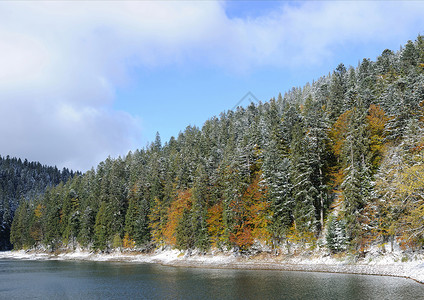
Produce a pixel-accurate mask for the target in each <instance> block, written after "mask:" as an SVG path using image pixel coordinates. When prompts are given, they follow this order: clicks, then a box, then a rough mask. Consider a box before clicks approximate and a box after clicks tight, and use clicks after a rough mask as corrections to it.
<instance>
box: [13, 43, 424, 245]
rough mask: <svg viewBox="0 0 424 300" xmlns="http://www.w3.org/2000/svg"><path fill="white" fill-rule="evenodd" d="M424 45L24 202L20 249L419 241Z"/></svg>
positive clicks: (423, 234)
mask: <svg viewBox="0 0 424 300" xmlns="http://www.w3.org/2000/svg"><path fill="white" fill-rule="evenodd" d="M423 105H424V38H423V37H422V36H418V38H417V40H416V41H414V42H412V41H409V42H408V43H407V44H406V45H405V46H404V47H402V48H401V49H400V50H399V51H398V52H393V51H391V50H385V51H384V52H383V53H382V54H381V55H380V56H379V57H378V58H377V60H376V61H371V60H369V59H364V60H363V61H362V62H360V63H359V65H358V66H357V67H356V68H353V67H349V68H346V67H345V66H344V65H343V64H340V65H339V66H338V67H337V69H336V70H335V71H334V72H333V73H332V74H330V75H328V76H324V77H322V78H320V79H319V80H317V81H315V82H313V83H312V84H307V85H305V86H304V87H303V88H293V89H292V90H291V91H290V92H287V93H286V94H285V95H284V97H283V96H281V95H279V96H278V98H277V99H271V100H270V101H269V102H266V103H260V104H258V105H255V104H251V105H249V106H248V107H247V108H242V107H238V108H237V109H236V110H235V111H228V112H225V113H222V114H221V115H220V116H219V117H213V118H211V119H210V120H208V121H206V122H205V124H204V126H203V127H202V128H201V129H199V128H197V127H191V126H189V127H187V128H186V129H185V130H184V132H181V133H180V134H179V136H178V137H177V138H173V137H172V138H171V139H170V140H169V141H168V142H166V143H164V144H163V145H162V143H161V140H160V137H159V135H157V138H156V141H155V142H154V143H152V144H151V145H150V146H149V147H147V148H146V149H141V150H137V151H135V152H133V153H129V154H128V155H127V156H126V157H124V158H120V157H119V158H117V159H111V158H108V159H107V160H106V161H104V162H102V163H100V164H99V165H98V167H97V169H96V170H94V169H92V170H91V171H88V172H86V173H85V174H84V175H83V176H76V177H74V178H72V179H70V180H69V181H67V182H66V183H64V184H59V185H58V186H56V187H52V188H49V189H48V190H47V191H46V193H44V194H43V195H42V196H40V197H35V198H34V199H33V200H32V201H30V202H23V203H22V204H21V205H20V207H19V209H18V211H17V214H16V217H15V219H14V222H13V226H12V235H11V238H12V243H13V244H14V247H15V248H26V247H33V246H36V245H44V246H47V247H50V248H51V249H56V248H58V247H63V246H68V247H69V246H76V245H77V244H79V245H81V246H83V247H90V248H94V249H99V250H106V249H110V248H118V247H124V248H136V249H143V248H146V247H161V246H166V245H169V246H173V247H176V248H179V249H194V248H196V249H200V250H203V251H206V250H208V249H210V248H219V249H235V250H237V251H249V250H250V249H252V248H254V247H256V246H258V245H260V244H262V245H264V244H268V245H269V246H272V247H273V248H274V249H279V248H280V247H283V246H288V247H289V246H290V245H305V246H307V247H314V246H321V245H323V244H325V245H326V246H327V247H328V248H329V249H330V250H331V251H333V252H337V251H345V250H348V251H353V252H363V251H366V249H367V248H368V247H370V245H372V244H380V245H385V244H386V243H389V244H390V243H391V244H392V245H393V244H394V243H395V242H398V243H400V244H401V245H403V246H405V247H412V248H414V249H415V248H420V247H422V246H423V244H424V226H423V224H424V223H423V221H422V220H423V218H424V202H423V201H424V140H423V126H424V119H423V116H424V115H423Z"/></svg>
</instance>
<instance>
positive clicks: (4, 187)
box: [0, 156, 74, 250]
mask: <svg viewBox="0 0 424 300" xmlns="http://www.w3.org/2000/svg"><path fill="white" fill-rule="evenodd" d="M72 176H74V172H73V171H70V170H68V169H67V168H64V169H63V170H62V171H60V170H58V169H57V168H56V167H50V166H43V165H41V164H40V163H39V162H29V161H28V160H26V159H25V160H24V161H22V160H21V159H20V158H14V157H13V158H11V157H9V156H6V157H1V156H0V250H7V249H10V248H11V244H10V226H11V224H12V220H13V217H14V214H15V211H16V208H17V207H18V206H19V203H20V202H22V201H29V200H30V199H35V198H36V197H37V196H38V195H40V194H42V193H44V191H45V190H46V188H47V187H48V186H55V185H57V184H59V183H60V182H61V181H67V180H68V179H69V178H71V177H72Z"/></svg>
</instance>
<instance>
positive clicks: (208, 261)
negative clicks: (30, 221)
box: [0, 250, 424, 283]
mask: <svg viewBox="0 0 424 300" xmlns="http://www.w3.org/2000/svg"><path fill="white" fill-rule="evenodd" d="M0 259H21V260H85V261H116V262H132V263H157V264H162V265H167V266H175V267H192V268H214V269H248V270H282V271H304V272H328V273H348V274H365V275H379V276H396V277H405V278H410V279H413V280H415V281H417V282H420V283H424V261H423V260H421V259H416V260H413V261H408V262H400V261H399V260H398V258H397V257H396V256H391V255H386V256H380V257H378V258H376V259H373V260H368V261H357V262H351V261H349V260H348V259H346V258H343V259H341V258H338V259H337V258H333V257H329V256H320V257H308V258H305V257H300V256H297V257H287V256H272V255H261V256H251V257H244V256H237V255H234V254H223V253H218V254H206V255H202V254H195V255H187V254H185V253H182V252H180V251H177V250H166V251H156V252H154V253H151V254H139V253H127V252H123V253H121V252H113V253H110V254H99V253H93V252H87V251H74V252H66V253H60V254H48V253H45V252H35V251H23V250H21V251H6V252H0Z"/></svg>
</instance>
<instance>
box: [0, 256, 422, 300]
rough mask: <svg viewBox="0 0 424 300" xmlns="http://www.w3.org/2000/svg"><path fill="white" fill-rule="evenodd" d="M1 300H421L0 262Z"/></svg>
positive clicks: (414, 289) (374, 287)
mask: <svg viewBox="0 0 424 300" xmlns="http://www.w3.org/2000/svg"><path fill="white" fill-rule="evenodd" d="M0 299H424V285H421V284H418V283H416V282H414V281H412V280H408V279H402V278H392V277H379V276H361V275H345V274H327V273H304V272H282V271H254V270H210V269H194V268H193V269H191V268H174V267H164V266H158V265H151V264H131V263H111V262H64V261H15V260H0Z"/></svg>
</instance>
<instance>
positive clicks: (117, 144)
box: [0, 1, 424, 171]
mask: <svg viewBox="0 0 424 300" xmlns="http://www.w3.org/2000/svg"><path fill="white" fill-rule="evenodd" d="M423 11H424V2H422V1H399V2H398V1H375V2H372V1H296V2H291V1H282V2H280V1H261V2H257V1H246V2H244V1H197V2H196V1H178V2H177V1H151V2H150V1H128V2H126V1H46V2H43V1H28V2H27V1H1V2H0V105H1V106H0V155H2V156H6V155H10V156H12V157H20V158H22V159H24V158H26V159H28V160H31V161H39V162H41V163H42V164H45V165H53V166H57V167H58V168H63V167H67V168H71V169H74V170H80V171H86V170H88V169H90V168H92V167H96V165H97V164H98V163H99V162H100V161H102V160H104V159H106V158H107V157H108V156H111V157H117V156H119V155H126V154H127V153H128V151H130V150H131V151H134V150H135V149H140V148H143V147H146V146H147V145H148V144H149V143H151V142H153V141H154V138H155V135H156V132H159V133H160V135H161V139H162V142H165V141H168V140H169V138H170V137H171V136H177V135H178V134H179V132H180V131H183V130H184V129H185V128H186V127H187V126H188V125H195V126H198V127H201V126H202V125H203V123H204V122H205V121H206V120H207V119H209V118H211V117H212V116H214V115H219V114H220V113H221V112H223V111H226V110H229V109H232V108H233V107H234V105H235V104H237V103H238V102H239V100H240V99H241V98H242V97H243V96H244V95H246V93H248V92H251V93H252V94H253V95H255V97H256V98H258V99H260V100H261V101H267V100H269V99H270V98H272V97H277V95H278V93H279V92H281V93H282V94H284V92H286V91H288V90H290V89H291V88H292V87H297V86H303V85H304V84H306V83H307V82H312V81H313V80H316V79H318V78H319V77H321V76H323V75H327V74H328V73H330V72H332V71H333V70H334V69H335V68H336V67H337V65H338V64H339V63H343V64H345V65H346V66H350V65H352V66H356V65H357V64H358V62H359V61H361V60H362V59H363V58H370V59H372V60H375V59H376V57H377V56H378V55H380V54H381V53H382V51H383V50H385V49H387V48H388V49H391V50H398V49H399V48H400V46H401V45H404V44H405V43H406V42H407V41H408V40H415V39H416V37H417V36H418V34H424V18H423V17H422V12H423ZM248 104H249V97H247V98H246V100H245V101H244V102H242V103H241V105H248Z"/></svg>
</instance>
